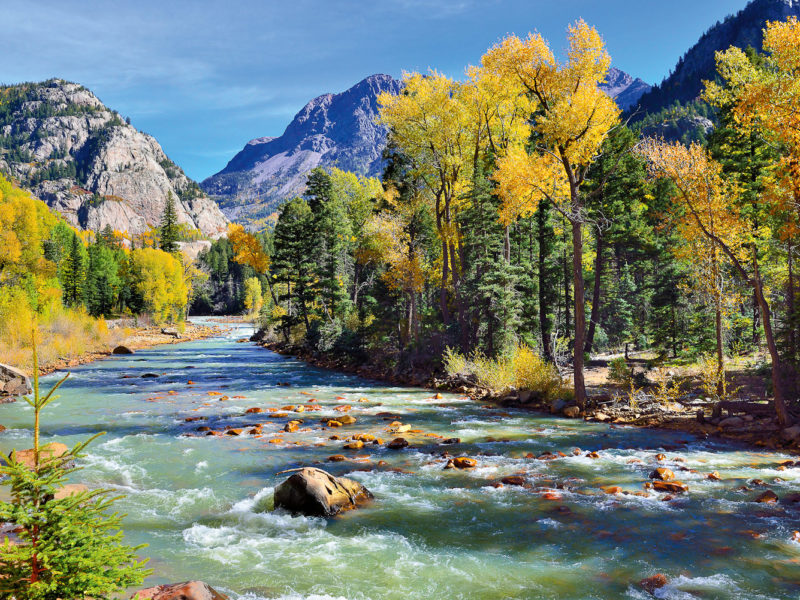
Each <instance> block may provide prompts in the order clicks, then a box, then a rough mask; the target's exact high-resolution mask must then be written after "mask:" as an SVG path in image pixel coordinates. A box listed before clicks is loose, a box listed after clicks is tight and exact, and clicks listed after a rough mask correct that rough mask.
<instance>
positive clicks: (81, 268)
mask: <svg viewBox="0 0 800 600" xmlns="http://www.w3.org/2000/svg"><path fill="white" fill-rule="evenodd" d="M85 252H86V249H85V248H84V247H83V243H82V242H81V241H80V239H79V238H78V236H77V235H75V234H74V233H73V235H72V240H71V241H70V244H69V249H68V251H67V254H66V256H65V257H64V259H63V265H62V269H61V273H62V276H61V283H62V287H63V289H64V302H65V304H66V305H67V306H79V305H80V304H81V303H82V302H83V299H84V291H85V283H86V267H85V264H86V263H85V262H84V253H85Z"/></svg>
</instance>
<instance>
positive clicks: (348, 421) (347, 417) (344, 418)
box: [336, 415, 356, 425]
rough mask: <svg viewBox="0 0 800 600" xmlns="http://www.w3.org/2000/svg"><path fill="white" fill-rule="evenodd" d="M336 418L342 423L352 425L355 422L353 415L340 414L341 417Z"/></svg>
mask: <svg viewBox="0 0 800 600" xmlns="http://www.w3.org/2000/svg"><path fill="white" fill-rule="evenodd" d="M336 420H337V421H339V423H341V424H342V425H352V424H353V423H355V422H356V418H355V417H351V416H350V415H342V416H341V417H336Z"/></svg>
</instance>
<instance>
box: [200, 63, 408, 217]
mask: <svg viewBox="0 0 800 600" xmlns="http://www.w3.org/2000/svg"><path fill="white" fill-rule="evenodd" d="M401 86H402V84H401V82H400V81H397V80H396V79H393V78H392V77H390V76H389V75H372V76H370V77H367V78H366V79H364V80H363V81H361V82H359V83H357V84H356V85H354V86H353V87H352V88H350V89H349V90H347V91H345V92H342V93H340V94H324V95H322V96H318V97H317V98H314V99H313V100H312V101H311V102H309V103H308V104H306V105H305V107H303V109H302V110H301V111H300V112H299V113H297V115H295V117H294V119H293V120H292V122H291V123H290V124H289V126H288V127H287V128H286V131H284V133H283V135H281V136H280V137H260V138H256V139H253V140H250V141H249V142H248V143H247V145H246V146H245V147H244V149H242V150H241V151H240V152H239V153H238V154H237V155H236V156H234V157H233V158H232V159H231V161H230V162H229V163H228V164H227V166H226V167H225V168H224V169H223V170H222V171H220V172H219V173H217V174H216V175H213V176H211V177H209V178H208V179H206V180H205V181H203V182H202V183H201V186H202V188H203V190H204V191H205V192H207V193H208V194H210V195H211V196H212V197H214V198H215V199H217V201H218V202H219V203H220V206H221V207H222V210H223V212H225V214H226V215H227V216H228V217H229V218H231V219H235V220H237V221H247V220H256V219H260V218H263V217H266V216H267V215H269V214H270V213H272V212H274V211H275V209H276V207H277V206H278V205H279V204H280V203H281V202H282V201H283V200H287V199H289V198H292V197H294V196H296V195H298V194H301V193H302V192H303V190H304V189H305V185H306V176H307V175H308V173H309V171H311V170H312V169H313V168H315V167H328V168H329V167H338V168H340V169H343V170H345V171H352V172H354V173H358V174H361V175H370V176H375V175H379V174H380V173H381V171H382V168H383V160H382V157H381V155H382V153H383V150H384V148H385V147H386V128H385V127H383V126H381V125H378V124H377V123H376V122H375V119H376V117H377V115H378V100H377V98H378V94H380V93H382V92H390V93H393V94H397V93H399V92H400V89H401Z"/></svg>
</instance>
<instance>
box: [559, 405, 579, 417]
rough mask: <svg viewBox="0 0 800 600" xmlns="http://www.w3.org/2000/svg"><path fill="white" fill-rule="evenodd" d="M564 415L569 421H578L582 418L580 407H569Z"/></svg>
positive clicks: (564, 411)
mask: <svg viewBox="0 0 800 600" xmlns="http://www.w3.org/2000/svg"><path fill="white" fill-rule="evenodd" d="M562 413H563V414H564V416H565V417H567V418H569V419H577V418H578V417H579V416H581V409H580V407H578V406H568V407H566V408H565V409H564V410H563V411H562Z"/></svg>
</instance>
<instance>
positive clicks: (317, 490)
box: [274, 467, 373, 517]
mask: <svg viewBox="0 0 800 600" xmlns="http://www.w3.org/2000/svg"><path fill="white" fill-rule="evenodd" d="M372 498H373V496H372V493H371V492H370V491H369V490H368V489H367V488H365V487H364V486H363V485H361V484H360V483H358V482H357V481H353V480H352V479H346V478H344V477H334V476H333V475H331V474H330V473H328V472H327V471H323V470H322V469H315V468H313V467H306V468H304V469H300V470H299V471H297V472H296V473H294V474H292V476H291V477H289V478H288V479H287V480H286V481H284V482H283V483H281V484H280V485H279V486H278V487H276V488H275V494H274V500H275V508H276V509H277V508H283V509H285V510H288V511H289V512H291V513H292V514H302V515H306V516H309V517H332V516H334V515H336V514H338V513H340V512H341V511H343V510H349V509H352V508H357V507H358V506H360V505H362V504H364V503H365V502H367V501H369V500H371V499H372Z"/></svg>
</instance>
